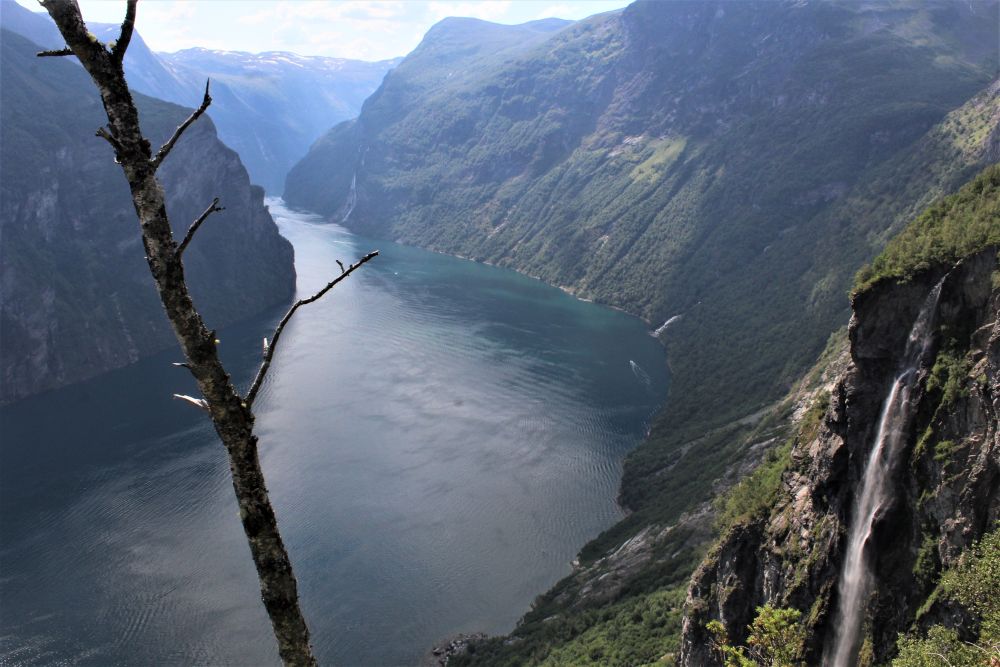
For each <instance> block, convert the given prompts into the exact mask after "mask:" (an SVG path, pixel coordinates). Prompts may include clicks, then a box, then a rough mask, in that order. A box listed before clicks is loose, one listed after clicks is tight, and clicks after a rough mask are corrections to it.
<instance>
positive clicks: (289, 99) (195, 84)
mask: <svg viewBox="0 0 1000 667" xmlns="http://www.w3.org/2000/svg"><path fill="white" fill-rule="evenodd" d="M0 19H2V20H0V23H2V25H3V27H4V28H7V29H8V30H11V31H12V32H16V33H19V34H21V35H23V36H25V37H27V38H28V39H30V40H32V41H34V42H35V43H38V44H42V45H44V46H45V47H46V48H54V47H58V46H60V45H61V44H62V38H61V37H60V36H59V33H58V30H57V29H56V27H55V25H54V24H53V23H52V21H51V20H49V18H48V16H46V15H45V14H41V13H35V12H31V11H29V10H27V9H25V8H24V7H21V6H20V5H18V4H17V3H16V2H14V1H13V0H3V1H2V3H0ZM91 27H92V28H93V30H94V33H95V34H96V35H97V37H98V38H100V39H102V40H105V41H109V40H113V39H115V38H116V37H117V36H118V31H119V30H120V27H119V26H118V25H112V24H93V25H92V26H91ZM141 30H142V7H141V6H140V8H139V20H138V31H137V34H136V35H134V37H133V39H132V42H131V44H130V46H129V50H128V53H127V54H126V56H125V71H126V73H127V75H128V80H129V84H130V85H131V86H132V88H133V90H136V91H138V92H140V93H144V94H146V95H150V96H152V97H157V98H160V99H162V100H167V101H169V102H174V103H175V104H181V105H184V106H197V105H198V104H200V103H201V99H202V94H203V93H204V90H205V81H206V79H209V78H210V79H211V80H212V98H213V102H212V107H211V108H210V109H209V112H208V114H209V116H211V117H212V120H214V121H215V124H216V127H217V128H218V131H219V138H220V139H221V140H222V141H223V142H224V143H225V144H226V145H227V146H229V147H230V148H232V149H234V150H235V151H236V152H237V153H239V155H240V158H241V159H242V160H243V164H244V165H245V166H246V169H247V171H248V172H250V180H251V181H253V182H254V183H256V184H259V185H262V186H263V187H264V188H265V189H266V190H267V191H268V192H269V193H272V194H280V193H281V189H282V187H283V186H284V180H285V174H287V173H288V170H289V169H291V167H292V165H294V164H295V162H296V161H297V160H299V159H300V158H301V157H302V156H303V155H305V153H306V151H308V149H309V146H310V145H311V144H312V143H313V141H315V140H316V139H317V138H318V137H319V136H320V135H321V134H322V133H323V132H324V131H325V130H327V129H328V128H329V127H330V126H331V125H332V124H334V123H338V122H340V121H343V120H347V119H349V118H353V117H355V116H357V114H358V111H359V110H360V109H361V104H362V102H364V100H365V98H366V97H368V96H369V95H370V94H371V93H372V92H373V91H374V90H375V89H376V88H377V87H378V85H379V83H381V81H382V77H384V76H385V73H386V72H387V71H389V69H390V68H392V67H393V66H394V65H395V64H396V63H397V62H398V59H395V60H383V61H380V62H374V63H370V62H364V61H360V60H348V59H344V58H325V57H302V56H297V55H295V54H291V53H277V52H272V53H261V54H251V53H242V52H236V51H211V50H208V49H185V50H183V51H178V52H177V53H154V52H152V51H150V50H149V47H148V46H147V45H146V43H145V42H144V41H143V40H142V37H141V36H140V35H139V34H138V32H141Z"/></svg>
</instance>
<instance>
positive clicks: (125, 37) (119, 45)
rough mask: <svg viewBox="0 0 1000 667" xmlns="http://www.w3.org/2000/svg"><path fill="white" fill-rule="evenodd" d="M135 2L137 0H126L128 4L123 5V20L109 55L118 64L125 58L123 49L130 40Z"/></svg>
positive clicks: (125, 48)
mask: <svg viewBox="0 0 1000 667" xmlns="http://www.w3.org/2000/svg"><path fill="white" fill-rule="evenodd" d="M136 2H137V0H128V5H127V6H126V7H125V20H124V21H122V30H121V32H120V33H119V34H118V39H117V40H116V41H115V45H114V46H113V47H112V49H111V57H112V58H113V59H114V60H115V61H116V62H118V63H119V64H120V63H122V62H123V61H124V60H125V51H127V50H128V43H129V42H131V41H132V30H133V29H134V28H135V5H136Z"/></svg>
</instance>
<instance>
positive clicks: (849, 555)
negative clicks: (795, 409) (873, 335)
mask: <svg viewBox="0 0 1000 667" xmlns="http://www.w3.org/2000/svg"><path fill="white" fill-rule="evenodd" d="M943 283H944V279H943V278H942V279H941V281H940V282H938V284H937V285H935V286H934V289H933V290H931V292H930V294H929V295H928V296H927V299H926V300H925V301H924V304H923V307H922V308H921V309H920V314H919V315H918V316H917V320H916V322H914V324H913V328H912V329H911V330H910V336H909V338H908V339H907V341H906V351H905V352H904V353H903V359H902V363H901V365H900V367H901V369H902V370H901V372H900V373H899V374H898V375H897V376H896V379H895V381H894V382H893V383H892V387H891V388H890V390H889V395H888V396H887V397H886V399H885V403H884V404H883V407H882V414H881V417H880V418H879V422H878V431H877V435H876V437H875V442H874V443H873V445H872V450H871V453H870V454H869V455H868V460H867V461H866V462H865V469H864V475H863V477H862V480H861V493H860V494H859V495H858V496H857V500H856V502H855V505H854V514H853V515H852V522H851V524H850V530H849V532H848V537H847V551H846V557H845V560H844V568H843V570H842V571H841V574H840V581H839V583H838V585H837V586H838V588H837V590H838V593H839V601H838V606H837V617H836V618H837V624H836V626H835V627H836V635H835V641H834V644H833V650H832V651H831V657H830V658H829V659H827V660H825V661H824V662H825V663H826V664H828V665H830V666H831V667H851V666H852V665H854V664H856V663H857V658H858V650H859V649H860V645H859V644H860V641H859V640H860V636H861V625H862V621H863V620H864V607H865V603H866V602H867V600H868V596H869V594H870V592H871V584H872V572H871V568H870V562H869V554H868V553H867V552H866V549H865V547H866V546H867V545H868V542H869V540H870V539H871V536H872V531H873V529H874V527H875V520H876V518H877V516H878V514H879V510H881V509H882V507H884V506H885V504H886V503H887V502H888V501H890V500H891V499H892V482H891V477H892V470H893V468H894V467H895V465H896V459H897V458H898V456H899V453H900V450H901V449H902V448H903V447H902V446H903V444H904V443H905V441H906V438H905V435H906V432H907V430H908V429H909V426H910V417H911V408H912V406H911V404H910V394H911V393H912V392H913V389H914V388H915V387H916V385H917V379H918V371H919V370H920V367H921V365H922V364H923V363H924V362H925V357H926V356H927V352H928V350H929V349H930V344H931V341H932V339H933V333H934V326H933V325H934V316H935V313H936V312H937V304H938V299H939V298H940V296H941V285H942V284H943Z"/></svg>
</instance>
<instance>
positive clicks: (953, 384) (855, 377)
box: [680, 246, 1000, 666]
mask: <svg viewBox="0 0 1000 667" xmlns="http://www.w3.org/2000/svg"><path fill="white" fill-rule="evenodd" d="M997 250H998V248H997V247H996V246H993V247H990V248H988V249H986V250H984V251H981V252H978V253H976V254H974V255H971V256H969V257H966V258H965V259H963V260H962V261H960V262H958V263H957V264H956V265H952V266H949V265H938V266H933V267H929V268H927V269H925V270H923V271H921V272H920V273H918V274H917V275H916V276H915V277H914V278H913V279H912V280H909V281H907V282H905V283H896V282H893V281H888V280H886V281H881V282H879V283H877V284H876V285H875V286H874V287H872V288H871V289H868V290H866V291H864V292H862V293H861V294H860V295H859V296H858V297H856V298H855V300H854V303H853V310H854V315H853V317H852V320H851V326H850V338H851V364H850V366H849V368H848V370H847V371H846V373H845V374H844V375H843V376H842V378H841V379H840V380H839V381H838V382H837V384H836V387H835V390H834V391H833V393H832V396H831V400H830V406H829V409H828V410H827V412H826V414H825V416H824V419H823V423H822V426H821V427H820V429H819V431H818V434H817V435H816V436H815V437H814V438H810V439H806V440H800V441H798V442H797V443H796V444H795V446H794V448H793V450H792V457H791V461H792V462H791V466H790V468H789V470H788V471H787V472H786V473H785V475H784V477H783V483H782V491H781V495H780V498H779V501H778V502H777V503H776V504H775V505H774V506H773V508H772V509H771V510H770V512H767V513H765V514H764V515H761V516H758V517H756V518H753V519H751V520H747V521H742V522H740V523H737V524H736V525H735V526H733V527H732V528H730V529H729V531H728V532H727V533H726V534H725V535H724V536H723V538H722V540H721V541H720V542H719V543H718V544H717V545H716V546H715V547H714V548H713V550H712V551H711V553H710V554H709V556H708V557H707V558H706V559H705V561H704V562H703V563H702V565H701V566H700V567H699V569H698V570H697V572H696V574H695V576H694V578H693V580H692V583H691V586H690V589H689V591H688V599H687V602H686V614H687V616H686V618H685V621H684V625H683V637H682V649H681V661H680V662H681V664H682V665H691V666H694V665H714V664H721V662H720V660H719V657H718V655H716V654H715V653H714V652H713V650H712V648H711V646H712V641H711V639H712V638H711V636H710V635H709V633H708V632H707V631H706V629H705V625H706V623H707V622H708V621H709V620H711V619H719V620H721V621H722V623H723V624H724V626H725V628H726V630H727V633H728V635H729V638H730V640H732V641H733V642H735V643H740V644H741V643H743V642H745V640H746V636H747V626H748V625H749V624H750V623H751V622H752V621H753V619H754V616H755V610H756V608H757V607H758V606H762V605H764V604H768V603H770V604H772V605H773V606H781V607H794V608H796V609H798V610H800V611H802V612H803V618H804V619H805V623H806V627H807V630H808V640H807V655H806V662H807V663H808V664H818V662H819V660H820V657H821V656H822V654H823V651H824V649H825V648H828V644H829V641H830V638H831V637H832V636H833V634H834V630H835V627H834V626H835V624H836V620H835V613H834V610H835V609H836V606H837V604H838V595H839V591H838V587H837V581H838V577H839V573H840V571H841V569H842V567H843V563H844V552H845V546H846V541H847V538H846V535H847V527H848V521H850V520H851V518H852V514H853V509H852V508H853V504H854V502H855V499H856V497H857V495H858V494H859V492H860V489H859V486H860V480H861V478H862V475H863V472H864V471H863V467H864V465H865V461H866V460H867V458H868V455H869V453H870V451H871V448H872V446H873V440H874V439H875V435H876V431H877V429H878V425H879V419H880V415H881V412H882V408H883V405H884V403H885V400H886V397H887V394H888V393H889V390H890V388H891V386H892V384H893V381H894V377H895V374H896V373H897V372H898V371H899V368H900V362H901V356H902V354H903V350H904V349H905V347H906V338H907V334H908V332H909V331H910V328H911V326H912V325H913V322H914V320H915V319H916V318H917V313H918V311H920V309H921V306H922V304H924V303H925V300H926V299H927V296H928V294H929V293H930V291H931V290H932V289H933V287H934V286H935V285H936V284H937V283H938V281H942V282H941V295H940V299H939V305H938V309H937V321H936V326H935V328H934V332H933V338H932V345H933V353H934V355H935V359H934V362H933V364H925V365H924V366H923V367H922V368H921V369H920V370H919V375H918V381H917V383H916V387H915V390H914V391H913V393H911V394H910V396H909V401H910V407H911V409H912V411H911V413H910V414H911V415H912V419H911V421H910V423H909V425H908V427H907V428H906V430H905V431H904V440H903V442H904V448H903V450H902V454H901V457H900V464H899V465H898V466H897V467H896V468H895V469H894V470H893V471H892V472H891V474H890V477H891V478H890V479H889V480H888V481H889V484H890V485H891V490H892V493H891V495H892V498H893V500H892V502H890V503H887V504H886V505H884V506H882V507H880V508H879V510H878V512H877V514H876V518H875V523H874V527H873V532H872V537H871V541H870V542H869V545H868V548H867V553H868V554H869V557H870V558H871V561H870V562H871V568H872V573H873V575H874V577H875V580H876V581H877V582H878V583H877V586H876V587H875V590H874V592H873V594H872V595H871V598H870V599H869V600H868V602H867V605H866V606H865V609H866V612H865V623H864V631H863V632H864V650H863V659H864V660H865V661H874V662H875V663H882V662H884V661H885V660H886V659H887V658H890V657H892V655H893V652H894V650H895V646H896V638H897V635H898V633H900V632H905V631H907V630H908V629H910V628H911V626H912V625H913V624H914V622H915V621H917V622H918V624H919V625H920V626H921V627H926V626H927V625H930V624H933V623H942V622H944V623H945V624H947V625H951V626H958V627H961V626H962V625H963V624H967V623H964V622H965V621H967V620H968V619H963V618H962V616H961V613H959V612H956V610H955V609H953V608H947V607H946V606H944V605H941V604H928V605H925V606H924V608H923V609H921V611H920V614H919V616H918V609H919V608H920V607H921V605H923V604H924V602H925V600H927V598H928V596H929V595H930V594H931V592H932V590H933V589H934V586H935V583H936V580H937V577H938V576H939V574H940V572H941V569H942V567H944V566H948V565H950V564H953V563H955V562H956V560H957V559H958V557H959V555H960V554H962V553H963V552H964V551H965V550H966V549H967V548H968V547H969V546H970V545H971V544H972V543H973V542H975V541H976V540H978V539H979V538H980V537H981V536H982V535H983V534H984V533H986V532H987V531H988V530H990V529H991V528H992V527H993V525H994V523H995V522H996V521H997V520H998V519H1000V421H998V420H1000V320H998V319H997V316H998V313H1000V283H998V281H997V276H998V273H997V270H998V256H997ZM956 614H957V615H956Z"/></svg>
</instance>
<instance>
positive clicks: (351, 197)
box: [340, 170, 358, 222]
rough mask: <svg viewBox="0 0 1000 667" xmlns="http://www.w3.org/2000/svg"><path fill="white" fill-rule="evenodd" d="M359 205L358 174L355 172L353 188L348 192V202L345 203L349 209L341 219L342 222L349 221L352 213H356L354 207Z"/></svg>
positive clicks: (352, 181)
mask: <svg viewBox="0 0 1000 667" xmlns="http://www.w3.org/2000/svg"><path fill="white" fill-rule="evenodd" d="M357 203H358V172H357V170H355V171H354V174H353V175H352V176H351V188H350V190H348V191H347V201H346V202H345V203H344V208H345V209H347V210H346V212H345V213H344V215H343V217H341V218H340V221H341V222H347V219H348V218H349V217H351V213H353V212H354V206H355V205H356V204H357Z"/></svg>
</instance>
